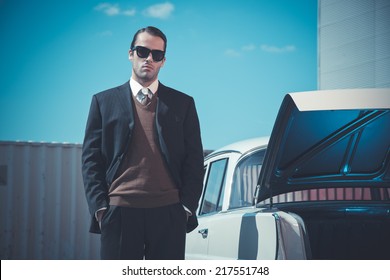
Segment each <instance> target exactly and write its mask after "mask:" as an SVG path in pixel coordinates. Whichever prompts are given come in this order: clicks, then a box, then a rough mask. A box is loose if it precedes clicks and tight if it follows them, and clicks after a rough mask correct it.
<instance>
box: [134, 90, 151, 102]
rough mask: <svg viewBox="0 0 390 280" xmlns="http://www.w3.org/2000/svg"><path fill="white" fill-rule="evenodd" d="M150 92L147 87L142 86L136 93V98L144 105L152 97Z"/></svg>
mask: <svg viewBox="0 0 390 280" xmlns="http://www.w3.org/2000/svg"><path fill="white" fill-rule="evenodd" d="M152 96H153V94H152V92H151V91H150V89H148V88H142V89H140V91H139V92H138V93H137V100H138V101H139V102H140V103H141V104H142V105H146V104H148V103H149V101H150V100H151V99H152Z"/></svg>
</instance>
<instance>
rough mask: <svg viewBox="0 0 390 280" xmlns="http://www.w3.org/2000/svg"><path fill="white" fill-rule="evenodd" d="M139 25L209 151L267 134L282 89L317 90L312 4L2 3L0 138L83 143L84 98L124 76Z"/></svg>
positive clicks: (285, 0)
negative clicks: (159, 39)
mask: <svg viewBox="0 0 390 280" xmlns="http://www.w3.org/2000/svg"><path fill="white" fill-rule="evenodd" d="M147 25H154V26H157V27H159V28H160V29H161V30H163V32H165V34H166V35H167V37H168V49H167V55H166V56H167V61H166V64H165V66H164V68H163V69H162V70H161V72H160V76H159V77H160V81H161V82H162V83H164V84H165V85H167V86H170V87H173V88H176V89H178V90H181V91H183V92H186V93H187V94H189V95H191V96H193V97H194V99H195V103H196V106H197V109H198V114H199V118H200V122H201V131H202V139H203V145H204V148H206V149H216V148H219V147H221V146H224V145H226V144H229V143H231V142H235V141H238V140H242V139H245V138H251V137H257V136H265V135H269V134H270V132H271V130H272V126H273V122H274V120H275V117H276V114H277V111H278V108H279V105H280V103H281V101H282V99H283V96H284V95H285V94H286V93H288V92H295V91H306V90H315V89H317V1H316V0H240V1H232V0H224V1H222V0H221V1H212V0H198V1H182V0H180V1H179V0H172V1H164V0H162V1H159V0H155V1H147V0H145V1H121V0H119V1H112V2H111V1H94V0H83V1H73V0H68V1H44V0H36V1H28V0H25V1H21V0H12V1H11V0H0V41H1V51H0V61H1V64H0V78H1V85H2V89H1V92H0V105H1V110H0V140H2V141H14V140H20V141H37V142H41V141H43V142H70V143H82V141H83V137H84V128H85V122H86V118H87V114H88V110H89V105H90V101H91V97H92V95H93V94H94V93H97V92H99V91H102V90H104V89H107V88H111V87H114V86H117V85H120V84H122V83H124V82H126V81H127V80H128V79H129V78H130V75H131V64H130V62H129V60H128V58H127V57H128V55H127V52H128V48H129V45H130V42H131V40H132V37H133V34H134V33H135V32H136V31H137V30H138V29H139V28H141V27H145V26H147Z"/></svg>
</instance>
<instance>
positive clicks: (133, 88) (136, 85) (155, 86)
mask: <svg viewBox="0 0 390 280" xmlns="http://www.w3.org/2000/svg"><path fill="white" fill-rule="evenodd" d="M130 88H131V92H132V93H133V95H134V96H136V95H137V93H138V92H139V91H140V90H141V89H142V88H143V86H141V84H140V83H138V82H137V81H136V80H134V79H133V77H131V78H130ZM148 89H149V90H150V91H151V92H152V93H153V94H155V93H156V92H157V90H158V79H156V80H155V81H154V82H153V83H152V84H151V85H150V86H148Z"/></svg>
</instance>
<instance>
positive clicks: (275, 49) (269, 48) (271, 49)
mask: <svg viewBox="0 0 390 280" xmlns="http://www.w3.org/2000/svg"><path fill="white" fill-rule="evenodd" d="M260 47H261V50H263V51H265V52H270V53H286V52H294V51H295V50H296V47H295V46H294V45H287V46H284V47H276V46H270V45H265V44H263V45H261V46H260Z"/></svg>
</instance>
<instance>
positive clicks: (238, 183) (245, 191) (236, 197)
mask: <svg viewBox="0 0 390 280" xmlns="http://www.w3.org/2000/svg"><path fill="white" fill-rule="evenodd" d="M265 151H266V150H265V149H263V150H260V151H257V152H254V153H253V154H251V155H249V156H247V157H246V158H244V159H242V160H241V161H240V162H239V163H238V164H237V166H236V169H235V170H234V175H233V183H232V194H231V196H230V204H229V208H230V209H232V208H239V207H245V206H251V205H252V204H253V195H254V193H255V189H256V185H257V181H258V178H259V174H260V170H261V166H262V164H263V160H264V155H265Z"/></svg>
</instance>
